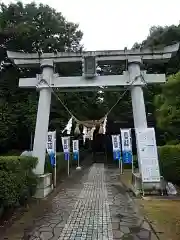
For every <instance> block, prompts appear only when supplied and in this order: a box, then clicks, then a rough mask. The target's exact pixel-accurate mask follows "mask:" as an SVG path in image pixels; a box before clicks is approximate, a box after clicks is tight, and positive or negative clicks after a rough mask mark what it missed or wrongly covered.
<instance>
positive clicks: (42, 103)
mask: <svg viewBox="0 0 180 240" xmlns="http://www.w3.org/2000/svg"><path fill="white" fill-rule="evenodd" d="M41 68H42V80H41V84H39V85H38V89H39V103H38V111H37V119H36V128H35V136H34V145H33V156H34V157H37V158H38V159H39V161H38V164H37V167H36V169H35V170H34V171H35V173H36V174H37V175H40V174H44V160H45V155H46V142H47V135H48V132H47V130H48V126H49V115H50V106H51V88H50V87H49V85H50V82H51V79H52V78H53V73H54V70H53V69H54V68H53V61H52V60H42V62H41ZM43 80H45V81H43Z"/></svg>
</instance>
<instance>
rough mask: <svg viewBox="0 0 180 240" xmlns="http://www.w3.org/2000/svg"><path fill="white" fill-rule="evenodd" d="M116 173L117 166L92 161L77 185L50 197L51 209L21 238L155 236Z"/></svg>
mask: <svg viewBox="0 0 180 240" xmlns="http://www.w3.org/2000/svg"><path fill="white" fill-rule="evenodd" d="M118 174H119V170H118V169H114V168H105V167H104V164H94V165H93V166H92V167H91V168H90V169H89V172H88V173H86V174H85V175H84V176H83V177H82V179H81V181H80V182H79V183H78V184H76V183H75V184H74V185H73V186H72V188H67V189H65V190H63V191H61V192H60V193H59V194H58V195H57V196H56V197H55V198H54V199H53V201H52V211H51V212H49V213H47V214H45V215H44V216H43V217H42V218H39V219H37V220H36V221H35V223H34V226H33V227H32V229H29V231H28V232H26V234H25V237H24V239H29V240H61V239H64V240H65V239H75V240H80V239H81V240H85V239H87V240H88V239H89V240H90V239H91V240H96V239H98V240H113V239H121V240H125V239H127V240H154V239H156V238H155V236H154V235H153V234H152V232H151V231H150V228H149V225H148V224H147V223H146V222H145V221H144V218H143V217H141V216H140V215H139V213H138V211H137V209H136V207H135V205H134V202H133V200H132V199H131V198H130V197H129V195H128V194H127V193H126V190H125V188H124V187H123V185H122V184H121V183H120V182H119V180H118Z"/></svg>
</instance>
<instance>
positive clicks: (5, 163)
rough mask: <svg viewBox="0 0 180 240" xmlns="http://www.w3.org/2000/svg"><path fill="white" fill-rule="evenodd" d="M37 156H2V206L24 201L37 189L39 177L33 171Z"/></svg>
mask: <svg viewBox="0 0 180 240" xmlns="http://www.w3.org/2000/svg"><path fill="white" fill-rule="evenodd" d="M36 164H37V158H33V157H26V156H22V157H20V156H7V157H6V156H0V208H8V207H13V206H14V205H16V204H19V203H20V204H21V203H24V201H25V200H26V199H28V198H29V197H30V196H32V195H33V194H34V192H35V190H36V185H37V178H36V176H35V174H34V173H33V172H32V169H34V168H35V167H36Z"/></svg>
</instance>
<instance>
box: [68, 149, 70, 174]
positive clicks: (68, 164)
mask: <svg viewBox="0 0 180 240" xmlns="http://www.w3.org/2000/svg"><path fill="white" fill-rule="evenodd" d="M69 158H70V157H69V153H68V176H69Z"/></svg>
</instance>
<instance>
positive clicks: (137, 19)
mask: <svg viewBox="0 0 180 240" xmlns="http://www.w3.org/2000/svg"><path fill="white" fill-rule="evenodd" d="M2 1H3V0H0V2H2ZM4 2H6V3H8V2H10V0H4ZM23 2H24V3H28V2H31V1H29V0H24V1H23ZM35 2H37V3H40V2H43V3H44V4H48V5H50V6H51V7H54V8H55V9H56V10H58V11H60V12H62V14H63V15H64V16H65V17H66V18H67V19H68V20H69V21H73V22H77V23H79V24H80V29H81V30H82V31H83V33H84V37H83V43H84V45H85V48H86V49H87V50H105V49H106V50H107V49H124V47H126V46H127V47H128V48H131V47H132V45H133V44H134V42H140V41H142V40H143V39H145V38H146V36H147V35H148V33H149V28H150V27H151V26H152V25H161V26H164V25H170V24H179V20H180V19H179V9H180V1H179V0H171V1H164V0H151V1H144V0H136V1H133V0H129V1H127V0H111V1H109V0H98V1H97V0H91V1H90V0H76V1H73V0H41V1H40V0H35Z"/></svg>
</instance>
